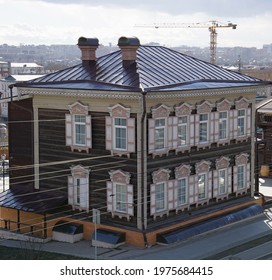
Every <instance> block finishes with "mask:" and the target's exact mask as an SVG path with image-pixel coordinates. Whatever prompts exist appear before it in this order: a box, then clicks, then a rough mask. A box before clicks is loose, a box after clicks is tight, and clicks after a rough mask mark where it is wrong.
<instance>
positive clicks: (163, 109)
mask: <svg viewBox="0 0 272 280" xmlns="http://www.w3.org/2000/svg"><path fill="white" fill-rule="evenodd" d="M169 114H170V107H168V106H166V105H163V104H162V105H158V106H156V107H154V108H152V118H150V119H148V153H149V154H153V155H154V156H155V155H163V154H168V152H169V150H171V149H173V126H174V125H177V123H174V122H173V121H174V118H173V117H169Z"/></svg>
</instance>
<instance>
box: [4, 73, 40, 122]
mask: <svg viewBox="0 0 272 280" xmlns="http://www.w3.org/2000/svg"><path fill="white" fill-rule="evenodd" d="M41 76H42V75H9V76H7V77H5V78H2V79H0V118H1V119H2V120H4V121H5V120H7V119H8V103H7V102H8V101H9V100H10V99H11V98H12V99H14V100H18V98H19V99H20V96H18V94H17V88H14V89H13V90H12V96H11V95H10V88H9V86H11V85H13V84H15V83H17V82H26V81H30V80H32V79H36V78H39V77H41Z"/></svg>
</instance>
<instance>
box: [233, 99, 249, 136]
mask: <svg viewBox="0 0 272 280" xmlns="http://www.w3.org/2000/svg"><path fill="white" fill-rule="evenodd" d="M249 105H250V103H249V101H248V100H247V99H246V98H245V97H242V98H240V99H238V100H236V101H235V109H234V110H231V112H232V115H233V116H232V118H233V139H238V140H245V139H247V138H249V137H250V135H251V129H252V128H251V107H250V106H249Z"/></svg>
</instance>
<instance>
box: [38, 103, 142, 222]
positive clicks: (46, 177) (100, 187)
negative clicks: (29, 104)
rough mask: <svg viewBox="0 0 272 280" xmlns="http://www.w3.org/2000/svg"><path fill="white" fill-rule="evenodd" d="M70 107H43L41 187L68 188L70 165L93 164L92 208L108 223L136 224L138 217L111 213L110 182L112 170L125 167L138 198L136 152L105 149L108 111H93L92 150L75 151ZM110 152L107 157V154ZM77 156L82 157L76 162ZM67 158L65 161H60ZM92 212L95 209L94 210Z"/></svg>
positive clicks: (41, 125)
mask: <svg viewBox="0 0 272 280" xmlns="http://www.w3.org/2000/svg"><path fill="white" fill-rule="evenodd" d="M66 113H69V111H64V110H51V109H39V120H40V121H39V137H40V146H39V148H40V164H44V163H48V164H49V165H48V166H42V167H40V188H41V189H47V190H49V189H51V190H52V191H54V189H61V190H62V191H63V192H66V193H67V191H68V183H67V176H68V175H71V170H70V167H71V166H73V165H76V164H81V165H83V166H85V167H89V168H90V194H89V201H90V209H92V208H97V209H100V210H101V213H103V215H102V217H101V218H102V220H105V221H107V223H108V224H110V223H112V224H123V225H126V226H128V225H133V226H135V225H136V219H135V220H132V221H131V222H128V221H127V220H126V219H119V218H115V219H113V218H112V217H111V214H110V213H107V204H106V201H107V199H106V198H107V197H106V182H107V181H109V180H110V176H109V171H110V170H112V169H113V170H114V169H121V170H123V171H126V172H129V173H130V174H131V184H133V185H134V193H135V195H134V197H135V198H136V197H137V196H136V186H137V173H136V172H137V161H136V153H135V154H132V155H131V157H130V158H128V157H127V156H123V157H119V156H111V154H110V151H106V150H105V116H106V113H98V112H91V116H92V137H93V138H92V143H93V148H92V150H91V151H90V153H86V152H78V151H73V152H72V151H71V148H70V147H67V146H66V145H65V114H66ZM105 156H107V157H105ZM74 160H78V161H76V162H73V161H74ZM60 161H65V162H64V163H62V164H57V165H56V164H54V163H56V162H60ZM90 215H91V212H90Z"/></svg>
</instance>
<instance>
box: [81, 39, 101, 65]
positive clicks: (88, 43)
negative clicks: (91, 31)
mask: <svg viewBox="0 0 272 280" xmlns="http://www.w3.org/2000/svg"><path fill="white" fill-rule="evenodd" d="M77 45H78V47H79V48H80V50H81V60H82V64H83V65H84V66H90V65H92V64H94V62H96V50H97V48H98V46H99V42H98V39H97V38H85V37H80V38H79V39H78V44H77Z"/></svg>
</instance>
